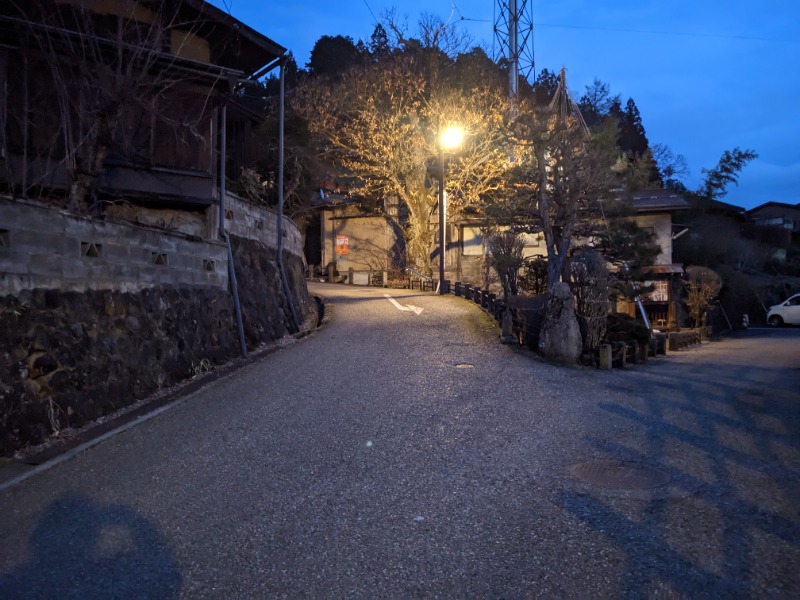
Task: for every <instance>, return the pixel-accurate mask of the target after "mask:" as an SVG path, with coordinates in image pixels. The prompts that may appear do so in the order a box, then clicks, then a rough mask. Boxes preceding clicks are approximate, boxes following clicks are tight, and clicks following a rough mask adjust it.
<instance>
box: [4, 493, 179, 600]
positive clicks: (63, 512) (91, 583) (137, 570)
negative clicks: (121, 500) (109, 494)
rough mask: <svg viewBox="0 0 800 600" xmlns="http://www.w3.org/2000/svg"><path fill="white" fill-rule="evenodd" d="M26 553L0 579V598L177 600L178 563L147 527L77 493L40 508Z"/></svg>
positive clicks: (126, 512)
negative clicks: (23, 560) (24, 558)
mask: <svg viewBox="0 0 800 600" xmlns="http://www.w3.org/2000/svg"><path fill="white" fill-rule="evenodd" d="M30 555H31V556H30V560H29V561H28V562H27V563H26V564H23V565H21V566H19V567H18V568H17V569H15V570H13V571H12V572H10V573H7V574H4V575H2V576H0V598H177V597H178V595H179V591H180V589H181V575H180V571H179V569H178V565H177V563H176V562H175V560H174V558H173V557H172V553H171V551H170V549H169V548H168V547H167V545H166V543H165V541H164V539H163V538H162V537H161V535H160V534H159V533H158V532H157V531H156V529H155V528H154V527H153V525H152V524H150V523H149V522H148V521H147V520H146V519H144V518H143V517H141V516H139V515H137V514H136V513H135V512H134V511H133V510H132V509H130V508H128V507H126V506H123V505H120V504H115V505H108V506H102V505H98V504H96V503H95V502H93V501H92V500H91V499H89V498H87V497H86V496H83V495H80V494H75V493H68V494H65V495H63V496H61V497H60V498H58V499H57V500H55V501H54V502H53V503H52V504H51V505H50V506H49V507H48V508H47V509H45V511H44V513H43V514H42V516H41V517H40V519H39V521H38V523H37V524H36V527H35V529H34V531H33V533H32V534H31V539H30ZM0 558H2V561H0V562H5V563H7V562H8V559H9V557H0Z"/></svg>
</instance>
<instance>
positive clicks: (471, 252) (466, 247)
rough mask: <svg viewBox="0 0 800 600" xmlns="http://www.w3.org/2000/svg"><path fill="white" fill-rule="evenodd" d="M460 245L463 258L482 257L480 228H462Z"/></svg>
mask: <svg viewBox="0 0 800 600" xmlns="http://www.w3.org/2000/svg"><path fill="white" fill-rule="evenodd" d="M461 244H462V249H463V253H464V256H481V255H483V234H482V233H481V229H480V227H464V229H462V237H461Z"/></svg>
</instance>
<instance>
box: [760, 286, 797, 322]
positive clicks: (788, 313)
mask: <svg viewBox="0 0 800 600" xmlns="http://www.w3.org/2000/svg"><path fill="white" fill-rule="evenodd" d="M767 323H769V324H770V325H772V326H773V327H780V326H781V325H800V294H795V295H794V296H792V297H790V298H789V299H788V300H784V301H783V302H781V303H780V304H776V305H775V306H770V308H769V311H767Z"/></svg>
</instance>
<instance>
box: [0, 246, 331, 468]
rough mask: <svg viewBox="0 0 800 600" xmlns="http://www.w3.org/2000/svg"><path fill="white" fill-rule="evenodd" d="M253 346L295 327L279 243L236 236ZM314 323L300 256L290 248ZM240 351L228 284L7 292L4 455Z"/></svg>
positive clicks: (2, 327)
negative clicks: (282, 275) (272, 244)
mask: <svg viewBox="0 0 800 600" xmlns="http://www.w3.org/2000/svg"><path fill="white" fill-rule="evenodd" d="M231 243H232V247H233V251H234V260H235V263H236V269H237V274H238V280H239V283H240V298H241V304H242V312H243V316H244V325H245V332H246V341H247V345H248V347H249V348H250V349H253V348H255V347H256V346H258V345H259V344H262V343H264V342H269V341H272V340H275V339H278V338H280V337H282V336H283V335H285V334H287V333H289V332H291V331H293V330H294V326H293V324H292V321H291V317H290V314H291V313H290V309H289V308H288V303H287V299H286V297H285V294H284V292H283V287H282V285H281V280H280V276H279V271H278V266H277V262H276V261H275V258H276V257H275V253H274V251H273V250H270V249H268V248H266V247H264V246H263V245H261V244H259V243H257V242H253V241H251V240H243V239H241V238H236V237H232V238H231ZM284 260H285V263H286V266H287V271H288V273H287V274H288V277H289V280H290V285H291V287H292V293H293V295H294V297H295V302H296V308H297V309H298V312H299V313H300V315H301V316H302V318H303V319H304V320H305V321H306V327H310V326H311V320H312V319H313V316H314V315H315V314H316V307H315V306H312V304H313V303H312V302H310V301H309V297H308V292H307V290H306V287H305V280H304V277H303V264H302V261H301V260H300V259H299V258H298V257H295V256H291V255H288V254H287V255H285V256H284ZM238 355H239V341H238V330H237V328H236V321H235V318H234V311H233V302H232V299H231V296H230V294H229V293H228V292H227V290H220V289H213V288H198V287H192V288H189V287H182V288H177V289H176V288H172V287H162V286H154V287H150V288H147V289H144V290H139V291H136V292H121V291H113V290H87V291H85V292H75V291H62V290H52V289H51V290H43V289H37V290H25V291H23V292H21V293H20V294H18V295H17V296H11V295H8V296H5V297H0V455H3V456H8V455H11V454H13V452H14V451H16V450H18V449H20V448H23V447H25V446H29V445H34V444H38V443H41V442H42V441H45V440H46V439H48V437H50V436H52V435H54V434H57V433H58V432H59V431H60V430H62V429H64V428H67V427H73V428H75V427H80V426H82V425H85V424H86V423H89V422H91V421H93V420H95V419H97V418H98V417H100V416H103V415H106V414H109V413H112V412H114V411H116V410H118V409H120V408H122V407H124V406H127V405H129V404H131V403H132V402H134V401H136V400H139V399H142V398H146V397H148V396H149V395H151V394H153V393H154V392H156V391H157V390H159V389H161V388H163V387H166V386H169V385H172V384H174V383H176V382H179V381H181V380H183V379H186V378H188V377H191V376H193V375H194V374H196V373H200V372H202V371H205V370H208V369H211V368H213V367H214V366H215V365H219V364H222V363H224V362H226V361H229V360H231V359H233V358H236V357H237V356H238Z"/></svg>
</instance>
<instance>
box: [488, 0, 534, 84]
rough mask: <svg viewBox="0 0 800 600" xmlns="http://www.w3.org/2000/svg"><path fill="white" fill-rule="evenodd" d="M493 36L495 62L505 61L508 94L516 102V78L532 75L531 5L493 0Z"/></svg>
mask: <svg viewBox="0 0 800 600" xmlns="http://www.w3.org/2000/svg"><path fill="white" fill-rule="evenodd" d="M495 12H496V15H497V16H496V19H495V22H494V35H495V38H496V39H497V44H498V45H499V47H500V48H499V53H498V55H497V56H495V57H494V59H495V60H499V59H500V58H505V59H506V60H508V94H509V96H510V97H511V99H512V100H516V98H517V91H518V87H519V77H520V75H521V76H522V77H524V78H525V79H528V77H529V76H530V74H531V71H533V67H534V62H533V4H532V1H531V2H529V1H528V0H497V6H496V8H495Z"/></svg>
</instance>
